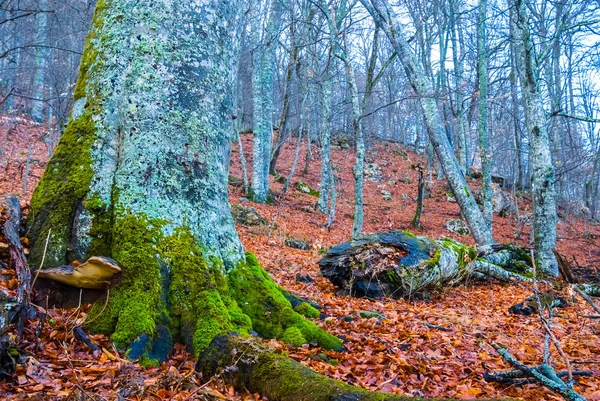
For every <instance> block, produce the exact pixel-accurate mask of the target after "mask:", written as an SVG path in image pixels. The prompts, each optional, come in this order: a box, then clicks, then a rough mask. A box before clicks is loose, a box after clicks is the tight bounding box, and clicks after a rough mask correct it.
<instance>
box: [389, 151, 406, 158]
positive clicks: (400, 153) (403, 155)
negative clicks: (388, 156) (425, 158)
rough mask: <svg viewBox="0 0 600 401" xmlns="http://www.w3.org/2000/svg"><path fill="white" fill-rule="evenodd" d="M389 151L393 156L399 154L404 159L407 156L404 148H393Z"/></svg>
mask: <svg viewBox="0 0 600 401" xmlns="http://www.w3.org/2000/svg"><path fill="white" fill-rule="evenodd" d="M391 153H392V155H394V156H400V157H401V158H402V159H404V160H406V159H407V158H408V153H406V151H405V150H404V149H394V150H392V152H391Z"/></svg>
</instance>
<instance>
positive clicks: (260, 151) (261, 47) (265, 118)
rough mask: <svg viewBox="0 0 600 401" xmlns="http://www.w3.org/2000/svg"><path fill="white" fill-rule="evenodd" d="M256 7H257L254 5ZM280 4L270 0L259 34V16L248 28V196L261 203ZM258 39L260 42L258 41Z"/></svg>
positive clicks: (270, 127) (266, 168)
mask: <svg viewBox="0 0 600 401" xmlns="http://www.w3.org/2000/svg"><path fill="white" fill-rule="evenodd" d="M257 9H258V8H257ZM282 10H283V4H282V2H281V1H279V0H272V1H271V5H270V9H269V15H268V17H267V18H268V20H267V25H266V29H264V32H263V35H262V37H260V31H261V30H262V24H261V18H260V16H259V15H254V16H253V18H254V26H253V27H252V29H253V30H254V31H255V32H253V34H254V36H255V37H256V38H257V40H256V45H257V46H258V47H257V48H256V49H255V50H254V53H253V57H252V58H253V70H252V91H253V101H254V111H253V117H254V124H253V132H254V152H253V154H254V157H253V159H252V164H253V166H252V198H253V200H254V201H255V202H259V203H265V202H266V201H267V199H268V197H269V167H270V164H271V147H272V146H271V137H272V135H273V81H274V72H275V52H276V50H277V44H278V40H277V38H278V37H279V26H280V25H281V13H282ZM258 42H262V43H258Z"/></svg>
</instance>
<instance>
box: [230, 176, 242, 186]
mask: <svg viewBox="0 0 600 401" xmlns="http://www.w3.org/2000/svg"><path fill="white" fill-rule="evenodd" d="M229 185H231V186H233V187H241V186H243V185H244V180H243V179H241V178H240V177H236V176H234V175H230V176H229Z"/></svg>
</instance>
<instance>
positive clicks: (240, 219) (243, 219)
mask: <svg viewBox="0 0 600 401" xmlns="http://www.w3.org/2000/svg"><path fill="white" fill-rule="evenodd" d="M231 216H233V220H234V221H235V223H236V224H241V225H244V226H261V225H265V226H267V225H269V224H270V223H269V220H267V219H265V218H264V217H262V216H261V215H260V214H258V212H257V211H256V210H255V209H254V208H252V207H249V208H245V207H243V206H240V205H233V206H232V207H231Z"/></svg>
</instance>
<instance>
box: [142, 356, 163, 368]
mask: <svg viewBox="0 0 600 401" xmlns="http://www.w3.org/2000/svg"><path fill="white" fill-rule="evenodd" d="M137 363H138V364H140V365H141V366H143V367H145V368H158V367H159V366H160V361H157V360H156V359H152V358H148V357H147V356H146V355H142V357H141V358H140V359H139V360H138V361H137Z"/></svg>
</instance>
